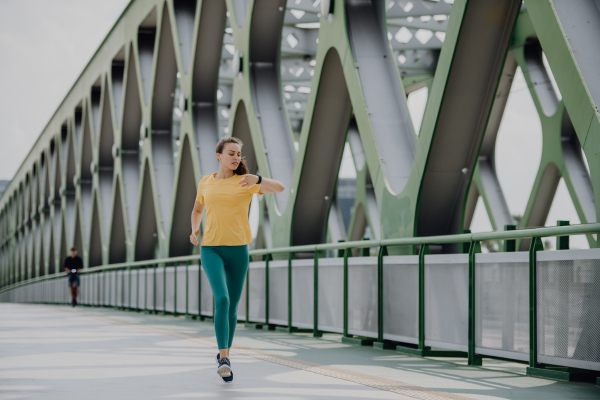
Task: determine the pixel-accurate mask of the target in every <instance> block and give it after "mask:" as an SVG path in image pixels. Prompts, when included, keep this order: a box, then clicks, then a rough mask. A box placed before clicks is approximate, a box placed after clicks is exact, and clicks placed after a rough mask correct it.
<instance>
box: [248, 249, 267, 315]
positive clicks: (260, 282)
mask: <svg viewBox="0 0 600 400" xmlns="http://www.w3.org/2000/svg"><path fill="white" fill-rule="evenodd" d="M248 285H249V288H250V296H249V300H248V301H249V307H248V317H249V318H248V320H249V321H251V322H266V313H265V311H266V310H265V304H266V263H265V262H264V261H254V262H251V263H250V265H249V266H248Z"/></svg>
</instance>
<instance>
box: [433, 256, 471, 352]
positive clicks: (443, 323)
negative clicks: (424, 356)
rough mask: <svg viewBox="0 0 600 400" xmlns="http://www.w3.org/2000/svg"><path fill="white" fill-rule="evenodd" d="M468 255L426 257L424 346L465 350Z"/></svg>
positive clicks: (466, 335)
mask: <svg viewBox="0 0 600 400" xmlns="http://www.w3.org/2000/svg"><path fill="white" fill-rule="evenodd" d="M468 289H469V255H468V254H436V255H426V256H425V345H426V346H432V347H439V348H443V349H448V350H459V351H467V340H468V305H469V304H468V299H469V291H468Z"/></svg>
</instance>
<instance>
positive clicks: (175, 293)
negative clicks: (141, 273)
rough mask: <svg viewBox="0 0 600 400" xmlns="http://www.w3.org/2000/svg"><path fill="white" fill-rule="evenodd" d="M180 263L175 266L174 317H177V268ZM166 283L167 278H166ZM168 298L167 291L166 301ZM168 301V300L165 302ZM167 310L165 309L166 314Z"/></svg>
mask: <svg viewBox="0 0 600 400" xmlns="http://www.w3.org/2000/svg"><path fill="white" fill-rule="evenodd" d="M178 266H179V263H174V264H173V315H174V316H177V315H178V314H177V267H178ZM165 281H166V278H165ZM166 298H167V293H166V291H165V299H166ZM165 301H166V300H165ZM166 312H167V309H166V308H165V314H166Z"/></svg>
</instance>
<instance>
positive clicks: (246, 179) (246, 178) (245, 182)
mask: <svg viewBox="0 0 600 400" xmlns="http://www.w3.org/2000/svg"><path fill="white" fill-rule="evenodd" d="M263 179H264V178H263ZM257 182H258V176H256V175H251V174H246V175H243V176H242V179H240V181H239V182H238V183H239V184H240V185H242V187H248V186H252V185H256V183H257Z"/></svg>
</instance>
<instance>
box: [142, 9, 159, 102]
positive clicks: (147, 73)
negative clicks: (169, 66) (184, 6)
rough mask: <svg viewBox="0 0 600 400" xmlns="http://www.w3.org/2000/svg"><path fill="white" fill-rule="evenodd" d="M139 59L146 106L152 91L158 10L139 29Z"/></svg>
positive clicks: (153, 11)
mask: <svg viewBox="0 0 600 400" xmlns="http://www.w3.org/2000/svg"><path fill="white" fill-rule="evenodd" d="M137 39H138V58H139V61H140V72H141V74H142V86H143V89H144V98H145V99H146V104H148V102H149V99H150V91H151V90H152V67H153V65H154V42H155V39H156V8H153V9H152V11H151V12H150V14H148V16H147V17H146V19H144V21H143V22H142V23H141V24H140V26H139V28H138V36H137Z"/></svg>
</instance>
